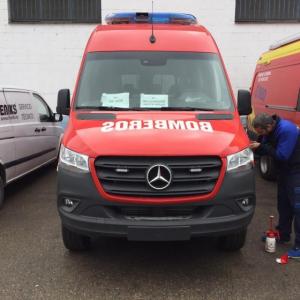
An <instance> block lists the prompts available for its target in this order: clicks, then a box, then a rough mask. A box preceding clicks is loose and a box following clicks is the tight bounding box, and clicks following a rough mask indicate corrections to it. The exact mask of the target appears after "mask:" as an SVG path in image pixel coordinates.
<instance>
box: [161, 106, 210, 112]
mask: <svg viewBox="0 0 300 300" xmlns="http://www.w3.org/2000/svg"><path fill="white" fill-rule="evenodd" d="M160 110H162V111H176V110H179V111H215V109H212V108H201V107H190V106H182V107H176V106H170V107H161V108H160Z"/></svg>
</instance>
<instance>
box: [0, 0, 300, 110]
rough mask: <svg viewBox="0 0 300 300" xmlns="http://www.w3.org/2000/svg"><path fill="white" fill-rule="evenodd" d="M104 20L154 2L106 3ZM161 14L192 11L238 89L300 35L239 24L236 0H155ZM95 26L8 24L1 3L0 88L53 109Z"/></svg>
mask: <svg viewBox="0 0 300 300" xmlns="http://www.w3.org/2000/svg"><path fill="white" fill-rule="evenodd" d="M102 8H103V12H102V15H103V17H104V16H105V15H106V14H108V13H110V12H116V11H147V10H150V9H151V1H150V0H147V1H146V0H127V1H123V0H122V1H120V0H103V2H102ZM154 8H155V10H156V11H172V12H173V11H174V12H188V13H193V14H194V15H196V17H197V18H198V19H199V21H200V23H201V24H203V25H204V26H206V27H207V28H208V30H209V31H210V32H211V33H212V34H213V36H214V37H215V39H216V41H217V44H218V45H219V48H220V50H221V52H222V54H223V58H224V60H225V64H226V67H227V70H228V72H229V76H230V78H231V82H232V85H233V88H234V90H235V91H236V90H237V89H239V88H248V87H249V86H250V83H251V78H252V74H253V71H254V68H255V64H256V61H257V59H258V57H259V55H260V54H261V53H262V52H264V51H266V50H267V49H268V47H269V45H270V44H272V43H273V42H274V41H276V40H279V39H281V38H284V37H286V36H289V35H293V34H295V33H298V32H300V23H299V24H235V23H234V14H235V0H201V1H199V0H184V1H183V0H156V1H155V3H154ZM94 27H95V25H63V24H56V25H54V24H51V25H39V24H26V25H17V24H8V13H7V0H0V86H1V85H14V86H22V87H26V88H30V89H35V90H37V91H39V92H41V93H42V95H43V96H45V98H46V99H47V101H48V102H49V103H50V105H51V107H52V108H54V107H55V105H56V95H57V91H58V90H59V89H60V88H66V87H68V88H70V89H71V90H72V89H73V87H74V84H75V79H76V76H77V71H78V68H79V64H80V60H81V55H82V53H83V50H84V46H85V43H86V41H87V39H88V37H89V34H90V32H91V31H92V30H93V28H94Z"/></svg>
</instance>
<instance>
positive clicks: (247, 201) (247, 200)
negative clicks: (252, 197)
mask: <svg viewBox="0 0 300 300" xmlns="http://www.w3.org/2000/svg"><path fill="white" fill-rule="evenodd" d="M249 204H250V201H249V199H248V198H246V199H243V200H242V205H243V206H249Z"/></svg>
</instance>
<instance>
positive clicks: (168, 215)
mask: <svg viewBox="0 0 300 300" xmlns="http://www.w3.org/2000/svg"><path fill="white" fill-rule="evenodd" d="M106 23H107V25H100V26H98V27H97V28H96V29H95V30H94V31H93V33H92V35H91V37H90V39H89V41H88V43H87V46H86V49H85V52H84V55H83V60H82V64H81V67H80V70H79V75H78V81H77V84H76V87H75V90H74V93H73V97H72V101H70V91H69V90H61V91H59V94H58V107H57V111H58V113H60V114H66V115H70V121H69V123H68V126H67V129H66V132H65V135H64V138H63V141H62V146H61V151H60V160H59V166H58V211H59V214H60V217H61V221H62V237H63V241H64V244H65V246H66V248H68V249H70V250H83V249H87V248H88V247H89V246H90V243H91V238H93V237H98V236H112V237H125V238H127V239H128V240H135V241H173V240H189V239H191V238H193V237H197V236H216V237H218V238H219V242H220V247H221V248H223V249H227V250H237V249H240V248H241V247H243V245H244V242H245V238H246V232H247V226H248V225H249V223H250V221H251V219H252V216H253V213H254V208H255V188H254V170H253V153H252V151H251V150H250V149H249V139H248V137H247V135H246V133H245V131H244V129H243V126H242V124H241V122H240V115H248V114H249V113H251V103H250V93H249V92H247V91H239V95H238V105H237V104H236V102H235V98H234V95H233V92H232V89H231V86H230V83H229V79H228V76H227V73H226V71H225V68H224V64H223V61H222V58H221V55H220V53H219V50H218V47H217V45H216V43H215V41H214V39H213V37H212V36H211V34H210V33H209V32H208V31H207V30H206V29H205V28H204V27H203V26H200V25H198V22H197V20H196V18H195V17H194V16H192V15H188V14H174V13H154V14H151V13H117V14H113V15H110V16H108V17H107V18H106Z"/></svg>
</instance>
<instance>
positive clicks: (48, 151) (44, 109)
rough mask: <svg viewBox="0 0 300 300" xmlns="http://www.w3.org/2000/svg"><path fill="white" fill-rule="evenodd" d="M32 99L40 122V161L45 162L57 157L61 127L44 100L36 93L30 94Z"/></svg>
mask: <svg viewBox="0 0 300 300" xmlns="http://www.w3.org/2000/svg"><path fill="white" fill-rule="evenodd" d="M32 101H33V104H34V106H35V108H36V111H37V114H38V119H39V122H40V126H39V128H40V132H39V137H40V141H41V154H42V155H41V156H40V163H41V164H43V163H46V162H48V161H49V160H52V159H55V158H56V157H57V154H58V153H57V152H58V145H59V139H60V132H62V129H61V127H59V126H58V123H57V122H55V121H54V118H53V113H52V111H51V110H50V108H49V106H48V105H47V103H46V102H45V100H44V99H43V98H42V97H41V96H40V95H38V94H36V93H33V94H32Z"/></svg>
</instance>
